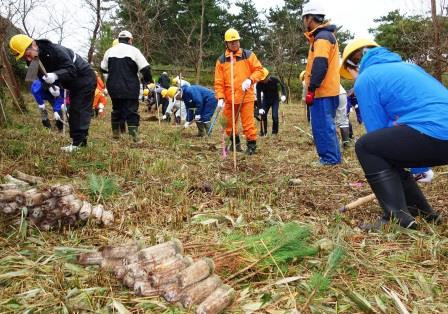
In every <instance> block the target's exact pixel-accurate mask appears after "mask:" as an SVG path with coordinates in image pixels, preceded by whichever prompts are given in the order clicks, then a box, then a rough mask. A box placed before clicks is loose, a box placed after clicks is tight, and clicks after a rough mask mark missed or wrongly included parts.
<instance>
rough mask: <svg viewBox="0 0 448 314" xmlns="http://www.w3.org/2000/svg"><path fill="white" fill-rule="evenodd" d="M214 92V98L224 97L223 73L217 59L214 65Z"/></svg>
mask: <svg viewBox="0 0 448 314" xmlns="http://www.w3.org/2000/svg"><path fill="white" fill-rule="evenodd" d="M215 94H216V98H217V99H220V98H225V97H224V73H223V68H222V64H221V63H220V62H219V60H217V61H216V66H215Z"/></svg>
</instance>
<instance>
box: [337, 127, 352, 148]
mask: <svg viewBox="0 0 448 314" xmlns="http://www.w3.org/2000/svg"><path fill="white" fill-rule="evenodd" d="M339 131H340V132H341V139H342V147H343V148H344V149H347V148H349V147H350V128H349V127H347V128H339Z"/></svg>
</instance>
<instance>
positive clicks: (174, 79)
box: [171, 76, 179, 85]
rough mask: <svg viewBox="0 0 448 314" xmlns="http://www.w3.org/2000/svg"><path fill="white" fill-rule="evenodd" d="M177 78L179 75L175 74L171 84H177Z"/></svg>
mask: <svg viewBox="0 0 448 314" xmlns="http://www.w3.org/2000/svg"><path fill="white" fill-rule="evenodd" d="M178 80H179V77H178V76H176V77H174V78H173V79H172V80H171V84H173V85H177V81H178Z"/></svg>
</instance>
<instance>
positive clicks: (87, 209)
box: [79, 201, 92, 221]
mask: <svg viewBox="0 0 448 314" xmlns="http://www.w3.org/2000/svg"><path fill="white" fill-rule="evenodd" d="M90 215H92V204H90V203H89V202H86V201H84V202H82V206H81V209H80V210H79V219H81V220H83V221H85V220H87V219H89V217H90Z"/></svg>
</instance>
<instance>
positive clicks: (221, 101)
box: [218, 98, 224, 108]
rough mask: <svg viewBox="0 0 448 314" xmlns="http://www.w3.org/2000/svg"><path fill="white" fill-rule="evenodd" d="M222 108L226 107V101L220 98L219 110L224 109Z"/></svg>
mask: <svg viewBox="0 0 448 314" xmlns="http://www.w3.org/2000/svg"><path fill="white" fill-rule="evenodd" d="M222 107H224V99H222V98H220V99H219V100H218V108H222Z"/></svg>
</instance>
